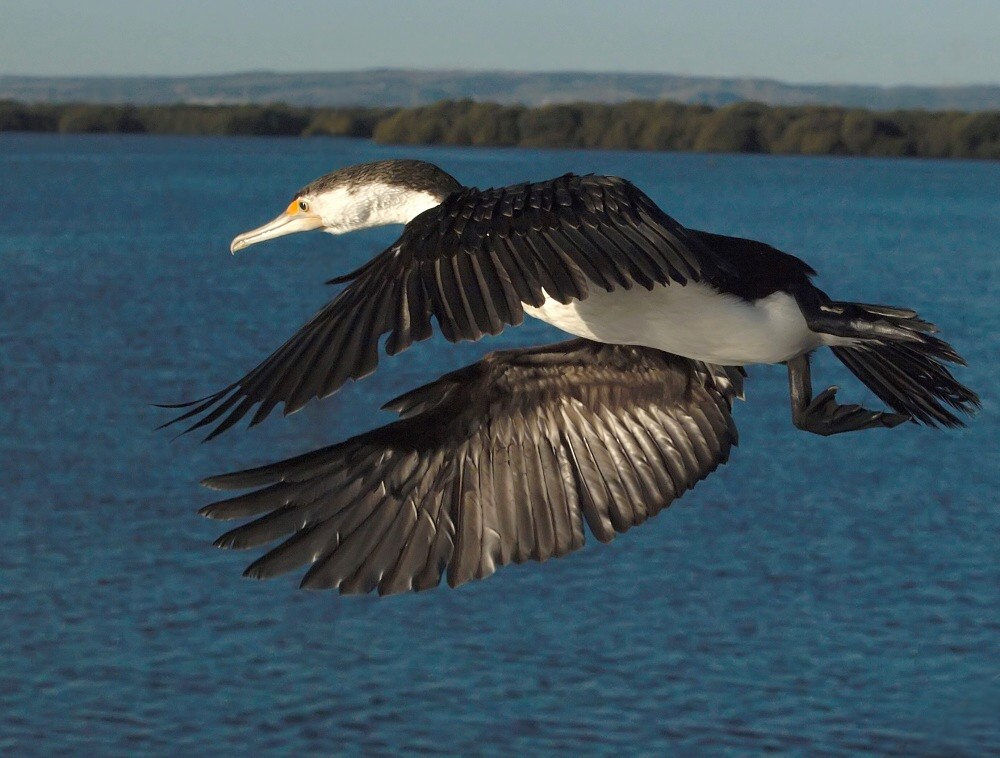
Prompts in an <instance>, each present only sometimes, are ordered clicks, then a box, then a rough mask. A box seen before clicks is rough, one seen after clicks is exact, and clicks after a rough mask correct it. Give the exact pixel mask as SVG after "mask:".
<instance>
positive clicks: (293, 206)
mask: <svg viewBox="0 0 1000 758" xmlns="http://www.w3.org/2000/svg"><path fill="white" fill-rule="evenodd" d="M298 212H299V201H298V200H292V202H291V203H290V204H289V206H288V207H287V208H285V213H286V214H287V215H289V216H294V215H295V214H296V213H298Z"/></svg>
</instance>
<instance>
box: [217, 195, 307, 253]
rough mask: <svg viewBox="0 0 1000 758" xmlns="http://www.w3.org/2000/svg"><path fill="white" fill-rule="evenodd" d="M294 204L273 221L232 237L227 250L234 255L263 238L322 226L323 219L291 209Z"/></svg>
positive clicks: (271, 237)
mask: <svg viewBox="0 0 1000 758" xmlns="http://www.w3.org/2000/svg"><path fill="white" fill-rule="evenodd" d="M294 205H295V204H294V203H293V204H292V206H289V209H288V210H287V211H285V212H284V213H282V214H281V215H280V216H278V217H277V218H276V219H274V220H273V221H268V222H267V223H266V224H264V225H263V226H258V227H257V228H256V229H251V230H250V231H249V232H243V234H239V235H237V236H236V237H234V238H233V241H232V243H231V244H230V245H229V252H230V253H232V254H233V255H235V254H236V252H237V251H239V250H242V249H243V248H245V247H250V245H256V244H257V243H258V242H263V241H264V240H270V239H274V238H275V237H284V236H285V235H286V234H294V233H295V232H308V231H311V230H313V229H319V228H320V227H321V226H323V221H322V219H320V217H319V216H317V215H315V214H313V213H309V212H308V211H301V210H294V211H293V208H294Z"/></svg>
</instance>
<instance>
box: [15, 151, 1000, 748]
mask: <svg viewBox="0 0 1000 758" xmlns="http://www.w3.org/2000/svg"><path fill="white" fill-rule="evenodd" d="M391 156H409V157H416V158H423V159H426V160H430V161H433V162H435V163H437V164H439V165H441V166H442V167H443V168H444V169H445V170H447V171H449V172H450V173H452V174H454V175H455V176H456V177H458V178H459V180H460V181H462V182H464V183H466V184H474V185H477V186H480V187H485V186H491V185H500V184H508V183H512V182H516V181H521V180H525V179H543V178H548V177H551V176H554V175H557V174H561V173H564V172H567V171H574V172H576V173H587V172H597V173H610V174H618V175H622V176H625V177H628V178H629V179H631V180H633V181H634V182H635V183H637V184H638V185H639V186H640V187H642V188H643V189H645V190H646V191H647V192H648V194H650V195H651V196H652V197H653V199H654V200H656V201H657V202H658V203H660V204H661V205H662V206H663V208H664V209H665V210H666V211H667V212H668V213H670V214H671V215H673V216H674V217H676V218H677V219H678V220H680V221H681V222H682V223H685V224H687V225H689V226H694V227H698V228H703V229H710V230H713V231H718V232H723V233H729V234H738V235H745V236H752V237H755V238H758V239H763V240H766V241H768V242H770V243H772V244H774V245H776V246H778V247H780V248H782V249H784V250H787V251H789V252H792V253H795V254H798V255H800V256H802V257H803V258H805V259H806V260H807V261H809V262H810V263H811V264H812V265H813V266H814V267H815V268H816V269H817V270H819V272H820V275H819V277H818V279H817V283H818V284H819V286H820V287H822V288H823V289H824V290H826V291H827V292H828V293H829V294H830V295H831V296H833V297H834V298H837V299H845V300H859V301H864V302H874V303H888V304H896V305H905V306H910V307H913V308H916V309H917V310H919V311H920V312H921V314H922V315H923V316H925V317H927V318H928V319H929V320H931V321H933V322H935V323H936V324H937V325H938V326H940V327H941V330H942V333H943V336H944V337H945V338H946V339H947V340H949V341H950V342H951V343H952V344H954V345H955V346H956V348H957V349H958V350H959V352H960V353H962V355H964V356H965V358H966V359H967V360H968V362H969V364H970V365H969V368H967V369H961V368H960V369H957V370H956V375H957V376H958V378H959V379H960V380H962V381H963V382H965V383H966V384H968V385H969V386H971V387H973V388H974V389H976V390H977V391H978V392H979V393H980V394H981V395H982V396H983V401H984V407H983V410H982V411H981V412H980V414H979V415H978V416H977V417H976V418H975V419H974V420H973V421H972V423H971V426H970V427H969V428H968V429H964V430H957V431H948V432H944V431H936V430H932V429H926V428H922V427H917V426H914V425H904V426H903V427H900V428H898V429H895V430H891V431H872V432H861V433H856V434H849V435H843V436H841V437H834V438H820V437H816V436H813V435H807V434H804V433H802V432H799V431H797V430H796V429H794V428H793V427H792V425H791V423H790V418H789V410H788V397H787V386H786V378H785V371H784V369H783V368H782V367H771V366H765V367H753V368H751V370H750V378H749V380H748V383H747V401H746V402H745V403H738V404H737V407H736V408H735V411H734V415H735V417H736V420H737V423H738V424H739V427H740V433H741V444H740V447H739V448H738V449H737V450H736V451H735V454H734V455H733V457H732V459H731V460H730V462H729V463H728V464H727V465H726V466H724V467H722V468H721V469H719V470H718V471H717V472H716V473H715V474H714V475H712V476H711V477H710V478H709V479H708V480H707V481H705V482H702V483H701V484H699V485H698V486H697V487H696V488H695V489H694V490H693V491H692V492H689V493H688V494H686V495H685V496H684V497H683V499H682V500H680V501H679V503H677V504H676V505H675V506H674V507H673V508H671V509H670V510H668V511H666V512H665V513H663V514H661V515H660V516H659V517H657V518H656V519H653V520H652V521H650V522H648V523H647V524H646V525H644V526H642V527H641V528H638V529H635V530H633V531H631V532H629V533H628V534H626V535H621V536H619V537H618V538H617V539H616V540H614V542H612V543H611V544H609V545H600V544H598V543H596V541H595V540H593V538H590V539H589V540H588V544H587V546H586V547H585V548H584V549H582V550H581V551H579V552H577V553H575V554H573V555H570V556H567V557H565V558H562V559H559V560H554V561H550V562H547V563H545V564H542V565H538V564H535V563H530V564H526V565H523V566H516V567H509V568H505V569H502V570H500V571H499V572H498V573H497V574H496V575H494V576H493V577H491V578H490V579H488V580H486V581H483V582H474V583H471V584H468V585H465V586H463V587H461V588H460V589H458V590H450V589H448V588H446V587H442V588H439V589H437V590H434V591H431V592H427V593H422V594H418V595H405V596H398V597H392V598H386V599H379V598H377V597H361V598H357V597H353V598H342V597H340V596H338V595H336V594H333V593H311V592H305V591H300V590H298V589H296V587H297V581H298V577H296V576H290V577H286V578H283V579H279V580H274V581H270V582H251V581H247V580H244V579H241V577H240V573H241V571H242V569H243V567H244V566H245V565H246V564H247V563H248V562H249V561H250V560H251V559H252V558H253V557H256V555H258V554H259V553H258V552H254V553H253V555H250V554H246V553H232V552H226V551H219V550H216V549H214V548H212V547H211V541H212V540H213V539H214V538H215V537H216V536H217V535H218V534H219V533H220V532H221V531H222V528H220V525H219V524H217V523H213V522H209V521H206V520H204V519H201V518H200V517H198V516H197V515H196V513H195V511H196V509H197V508H198V507H200V506H201V505H204V504H205V503H207V502H209V501H210V500H212V499H213V498H212V496H211V494H210V493H208V492H207V491H205V490H202V489H201V488H200V487H199V486H198V484H197V483H198V481H199V479H201V478H202V477H204V476H207V475H209V474H215V473H221V472H224V471H229V470H234V469H237V468H243V467H247V466H250V465H257V464H261V463H266V462H269V461H273V460H277V459H279V458H283V457H287V456H289V455H293V454H298V453H301V452H305V451H308V450H311V449H313V448H316V447H319V446H322V445H327V444H331V443H333V442H335V441H338V440H341V439H343V438H345V437H347V436H350V435H352V434H356V433H358V432H360V431H363V430H365V429H368V428H371V427H372V426H374V425H376V424H381V423H385V422H387V421H389V420H390V419H391V416H390V415H389V414H387V413H385V412H381V411H376V409H377V408H378V407H379V406H380V405H381V404H382V403H383V402H385V401H386V400H388V399H389V398H391V397H394V396H396V395H398V394H400V393H401V392H403V391H405V390H407V389H411V388H413V387H415V386H417V385H418V384H420V383H423V382H426V381H430V380H432V379H434V378H436V377H437V376H438V375H440V374H441V373H443V372H444V371H448V370H452V369H455V368H457V367H459V366H462V365H464V364H466V363H469V362H471V361H474V360H476V359H477V358H478V357H479V356H481V355H483V354H484V353H485V352H487V351H489V350H490V349H494V348H498V347H509V346H516V345H531V344H539V343H542V342H546V341H555V340H557V339H559V338H560V335H559V333H558V332H556V331H555V330H553V329H552V328H550V327H548V326H546V325H544V324H541V323H526V324H525V325H524V326H522V327H520V328H518V329H510V330H508V331H507V332H506V333H505V334H503V335H501V336H500V337H497V338H491V339H487V340H484V341H483V342H482V343H478V344H463V345H458V346H453V345H449V344H447V343H446V342H444V341H443V340H442V339H440V338H438V337H436V338H434V339H432V340H431V341H429V342H427V343H422V344H420V345H417V346H415V347H414V348H412V349H411V350H409V351H407V352H406V353H404V354H402V355H399V356H397V357H395V358H391V359H383V361H382V363H381V366H380V369H379V370H378V371H377V372H376V373H375V374H374V375H373V376H371V377H368V378H367V379H365V380H363V381H361V382H358V383H356V384H350V385H349V386H347V387H345V388H344V390H342V391H341V392H340V393H338V394H336V395H334V396H333V397H331V398H327V399H326V400H324V401H322V402H319V403H313V404H311V405H309V406H308V407H307V408H305V409H304V410H303V411H301V412H300V413H297V414H295V415H293V416H290V417H288V418H286V419H282V418H281V416H280V414H277V415H276V416H274V417H272V418H270V419H268V421H267V422H265V423H264V424H262V425H261V426H259V427H256V428H254V429H252V430H249V431H247V430H246V429H244V428H243V427H242V426H240V427H238V428H237V429H234V430H233V431H231V432H230V433H229V434H227V435H224V436H223V437H221V438H219V439H217V440H215V441H213V442H211V443H208V444H200V443H199V442H198V439H196V438H194V437H192V436H187V437H181V438H179V439H176V440H175V439H173V437H174V434H173V433H172V432H171V431H159V432H157V431H154V427H155V426H157V425H158V424H159V423H162V422H163V421H165V420H167V419H168V418H169V417H170V415H171V414H170V413H169V412H167V411H163V410H161V409H157V408H153V407H152V406H151V403H155V402H174V401H179V400H187V399H191V398H194V397H200V396H202V395H205V394H208V393H209V392H210V391H214V390H216V389H218V388H220V387H222V386H225V385H226V384H229V383H230V382H231V381H232V380H233V379H235V378H238V377H239V376H242V375H243V373H245V371H246V370H247V369H249V368H251V367H253V366H254V365H256V363H257V362H258V361H259V360H260V359H261V358H263V357H264V356H265V355H266V354H267V353H269V352H270V351H271V350H272V349H273V348H274V347H276V346H277V345H278V344H280V343H281V342H282V341H283V340H284V339H285V338H286V337H287V336H288V335H290V334H291V333H292V332H293V331H294V330H295V329H296V328H297V327H298V326H299V325H300V324H301V323H303V322H304V321H305V320H306V319H307V318H308V317H309V316H310V315H311V314H312V313H313V312H314V311H315V310H316V309H317V308H318V307H320V306H321V305H322V304H323V303H324V302H326V301H327V300H328V299H329V298H330V297H331V295H332V294H333V292H334V290H333V289H331V288H330V287H326V286H324V285H323V281H324V280H325V279H328V278H330V277H331V276H334V275H336V274H340V273H344V272H346V271H348V270H350V269H352V268H354V267H356V266H357V265H359V264H360V263H361V262H363V261H365V260H367V259H368V258H369V257H371V256H372V255H374V254H375V253H376V252H378V251H379V250H381V249H382V248H383V247H385V246H386V245H388V244H389V243H391V242H392V241H393V239H395V234H397V233H398V230H394V229H391V228H386V229H378V230H371V231H366V232H359V233H356V234H353V235H348V236H344V237H337V238H333V237H329V236H327V235H320V234H312V235H296V236H294V237H289V238H284V239H281V240H278V241H275V242H271V243H268V244H267V245H261V246H259V247H254V248H251V249H250V250H248V251H246V252H244V253H241V254H240V255H238V256H235V257H232V256H230V255H229V252H228V245H229V241H230V239H231V238H232V237H233V236H234V235H235V234H237V233H238V232H241V231H243V230H245V229H248V228H250V227H254V226H257V225H258V224H260V223H263V222H264V221H266V220H268V219H270V218H272V217H274V216H275V215H276V214H277V213H278V212H280V210H282V209H283V208H284V207H285V205H286V204H287V202H288V200H289V199H290V197H291V195H292V194H293V193H294V191H295V190H296V189H298V188H299V187H300V186H302V185H304V184H305V183H306V182H308V181H309V180H311V179H313V178H315V177H316V176H318V175H320V174H322V173H325V172H327V171H329V170H331V169H333V168H336V167H340V166H343V165H347V164H350V163H356V162H360V161H365V160H372V159H376V158H382V157H391ZM0 187H2V208H3V210H2V213H0V474H2V476H0V481H2V484H0V491H2V492H3V498H2V500H0V514H2V521H0V524H2V530H0V576H2V581H0V609H2V614H0V713H2V719H0V752H5V753H9V754H17V755H25V754H31V753H44V754H52V753H56V752H68V753H75V754H85V753H95V752H96V753H101V754H108V753H111V754H125V753H128V754H160V755H177V754H182V753H185V752H196V753H209V752H211V753H212V754H217V755H227V754H247V753H248V752H253V753H278V754H290V753H295V754H303V753H311V754H317V753H319V754H358V753H365V754H382V753H394V752H428V753H452V754H470V753H475V754H502V755H511V754H515V755H518V754H520V755H531V754H539V753H550V752H566V753H574V754H577V753H579V754H605V753H616V752H624V753H626V754H633V753H637V752H641V753H645V754H654V755H656V754H665V753H679V754H705V753H712V754H718V753H746V752H749V753H757V752H761V751H764V750H775V751H780V752H786V753H809V754H832V755H841V754H852V753H857V752H862V751H874V752H878V753H882V754H899V755H917V754H934V755H943V754H982V753H986V752H989V751H991V750H1000V720H998V718H997V713H1000V560H998V558H1000V540H998V535H1000V509H998V507H997V505H998V491H1000V465H998V464H1000V455H998V443H997V440H998V439H1000V407H998V404H997V400H996V392H995V388H996V379H995V371H996V370H997V367H998V366H1000V339H998V334H1000V309H998V304H1000V243H998V240H1000V163H974V162H962V161H938V162H934V161H921V160H867V159H838V158H798V157H796V158H792V157H787V158H786V157H765V156H723V155H689V154H659V153H656V154H644V153H615V152H576V151H556V150H479V149H458V148H447V149H443V148H394V147H388V146H377V145H373V144H371V143H369V142H364V141H351V140H327V139H312V140H283V139H236V138H218V139H211V138H169V137H122V136H49V135H37V136H35V135H15V134H2V135H0ZM813 375H814V381H815V384H816V386H817V388H818V389H821V388H822V387H823V386H826V384H828V383H838V384H840V385H841V386H842V388H843V389H842V398H843V401H844V402H848V401H852V402H864V403H866V404H869V405H871V406H872V407H881V405H880V403H879V401H878V399H877V398H875V397H874V396H873V394H872V393H871V392H869V391H868V390H867V389H866V388H865V387H864V386H863V385H861V384H860V382H858V381H856V380H854V379H853V377H851V376H850V375H849V374H848V373H847V372H846V370H844V369H843V368H842V367H840V366H839V364H837V363H836V361H835V359H833V357H832V356H831V355H829V354H827V355H822V356H820V358H819V359H818V360H817V361H816V368H815V370H814V374H813Z"/></svg>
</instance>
